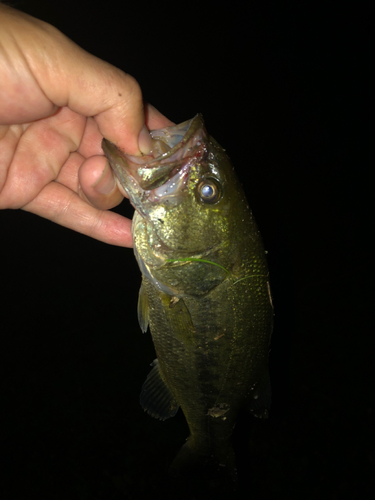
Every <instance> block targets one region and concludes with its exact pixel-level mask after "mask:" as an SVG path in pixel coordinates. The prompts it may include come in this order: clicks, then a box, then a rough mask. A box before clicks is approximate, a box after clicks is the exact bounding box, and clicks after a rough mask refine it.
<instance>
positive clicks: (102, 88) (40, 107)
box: [0, 4, 172, 247]
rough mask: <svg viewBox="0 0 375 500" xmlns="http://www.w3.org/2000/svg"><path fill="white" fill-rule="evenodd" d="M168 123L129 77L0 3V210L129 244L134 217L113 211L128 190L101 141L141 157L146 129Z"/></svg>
mask: <svg viewBox="0 0 375 500" xmlns="http://www.w3.org/2000/svg"><path fill="white" fill-rule="evenodd" d="M124 59H125V63H126V56H124ZM171 124H172V122H171V121H170V120H168V119H167V118H166V117H165V116H163V115H162V114H161V113H160V112H159V111H157V110H156V109H155V108H154V107H153V106H151V105H146V106H145V107H144V104H143V101H142V93H141V90H140V87H139V85H138V83H137V82H136V80H135V79H134V78H133V77H131V76H130V75H128V74H126V73H124V72H123V71H121V70H119V69H118V68H115V67H114V66H112V65H110V64H109V63H107V62H105V61H102V60H100V59H98V58H96V57H95V56H93V55H91V54H89V53H87V52H86V51H84V50H83V49H81V48H80V47H78V46H77V45H76V44H75V43H74V42H72V41H71V40H70V39H68V38H67V37H66V36H65V35H63V34H62V33H61V32H60V31H58V30H57V29H56V28H54V27H53V26H51V25H49V24H47V23H44V22H42V21H40V20H38V19H35V18H33V17H30V16H28V15H26V14H23V13H21V12H19V11H17V10H14V9H12V8H10V7H7V6H5V5H2V4H0V209H5V208H10V209H18V208H21V209H23V210H26V211H28V212H32V213H34V214H37V215H39V216H41V217H44V218H46V219H49V220H51V221H53V222H56V223H58V224H61V225H62V226H65V227H68V228H70V229H73V230H75V231H78V232H80V233H83V234H86V235H88V236H91V237H93V238H96V239H98V240H100V241H103V242H105V243H110V244H113V245H119V246H125V247H131V246H132V238H131V233H130V221H129V220H128V219H126V218H124V217H121V216H120V215H118V214H116V213H114V212H110V211H109V210H108V209H110V208H113V207H114V206H116V205H118V204H119V203H120V202H121V201H122V199H123V194H122V193H121V192H120V190H119V189H118V186H117V184H116V182H115V179H114V177H113V174H112V171H111V169H110V168H109V166H108V164H107V161H106V158H105V157H104V156H103V151H102V149H101V141H102V138H103V137H106V138H107V139H109V140H110V141H111V142H113V143H115V144H116V145H117V146H118V147H119V148H120V149H122V150H123V151H125V152H126V153H129V154H133V155H141V154H142V153H148V152H149V151H150V147H151V140H150V135H149V132H148V129H156V128H161V127H165V126H168V125H171Z"/></svg>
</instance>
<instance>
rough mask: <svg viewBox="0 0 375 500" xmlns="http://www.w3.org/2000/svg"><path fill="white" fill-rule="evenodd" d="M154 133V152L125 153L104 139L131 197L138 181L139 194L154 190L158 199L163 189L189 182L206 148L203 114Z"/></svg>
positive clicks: (152, 132) (106, 151) (169, 189)
mask: <svg viewBox="0 0 375 500" xmlns="http://www.w3.org/2000/svg"><path fill="white" fill-rule="evenodd" d="M150 135H151V138H152V142H153V149H152V151H151V153H150V154H148V155H144V156H141V157H139V156H130V155H127V154H124V153H122V152H121V151H120V150H119V149H117V147H116V146H115V145H114V144H112V143H111V142H109V141H107V140H106V139H103V143H102V147H103V150H104V153H105V154H106V156H107V157H108V159H109V161H110V164H111V167H112V168H113V170H114V171H115V173H116V175H117V177H118V179H119V181H120V184H121V185H122V187H123V188H124V189H125V191H127V193H128V195H129V197H130V198H131V199H132V191H134V188H135V184H134V181H135V182H136V184H137V186H138V195H139V194H140V193H139V190H141V191H151V190H153V191H154V193H153V198H155V199H158V198H160V196H161V195H162V193H164V194H171V193H173V192H176V191H177V190H179V189H181V188H182V187H183V185H184V183H186V179H187V177H188V171H189V170H190V168H189V166H190V165H191V164H192V162H194V161H196V160H197V159H200V158H201V157H202V156H203V155H204V153H205V151H206V146H205V140H206V138H207V133H206V130H205V128H204V124H203V119H202V116H201V115H200V114H198V115H196V116H195V117H194V118H193V119H191V120H188V121H186V122H183V123H181V124H179V125H175V126H172V127H166V128H164V129H160V130H152V131H151V132H150ZM129 177H131V178H132V180H130V179H129ZM133 194H134V193H133ZM132 201H133V200H132Z"/></svg>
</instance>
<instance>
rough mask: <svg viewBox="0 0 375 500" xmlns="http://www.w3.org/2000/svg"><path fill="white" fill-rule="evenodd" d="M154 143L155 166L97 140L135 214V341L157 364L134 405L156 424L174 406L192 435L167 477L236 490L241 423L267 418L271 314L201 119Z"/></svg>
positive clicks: (260, 264) (230, 189)
mask: <svg viewBox="0 0 375 500" xmlns="http://www.w3.org/2000/svg"><path fill="white" fill-rule="evenodd" d="M151 137H153V140H154V141H156V142H155V144H156V146H155V155H156V156H155V155H154V154H153V153H152V152H151V153H150V155H146V156H145V157H143V158H142V159H140V158H133V157H130V156H128V155H125V154H123V153H121V152H120V151H119V150H117V148H116V147H115V146H114V145H112V144H111V143H109V142H108V141H106V140H104V141H103V149H104V151H105V153H106V155H107V157H108V159H109V162H110V165H111V167H112V168H113V170H114V172H115V173H116V175H117V177H118V180H119V182H120V183H121V185H122V187H123V188H124V189H125V191H127V193H128V194H129V198H130V201H131V202H132V204H133V205H134V207H135V208H136V212H135V215H134V217H133V224H132V232H133V238H134V252H135V256H136V259H137V261H138V264H139V267H140V269H141V272H142V275H143V279H142V287H141V290H140V297H139V302H138V317H139V320H140V325H141V329H142V331H145V330H146V329H147V325H149V326H150V331H151V335H152V339H153V343H154V346H155V351H156V355H157V359H156V360H155V361H154V362H153V364H152V370H151V372H150V374H149V376H148V377H147V380H146V382H145V383H144V385H143V388H142V392H141V397H140V401H141V405H142V406H143V408H144V409H145V411H147V412H148V413H150V415H152V416H154V417H156V418H160V419H161V420H165V419H166V418H169V417H172V416H173V415H175V413H176V411H177V409H178V408H179V407H180V408H181V409H182V411H183V413H184V415H185V417H186V420H187V423H188V426H189V430H190V436H189V438H188V440H187V442H186V443H185V445H184V446H183V447H182V449H181V450H180V452H179V454H178V455H177V457H176V459H175V460H174V462H173V463H172V466H171V471H172V472H173V473H174V474H184V473H186V471H190V472H191V470H195V471H196V472H197V471H198V470H205V471H207V470H208V469H209V470H210V471H211V472H212V471H213V470H214V471H220V474H222V472H223V471H226V476H228V475H229V476H230V477H231V478H232V479H233V478H235V474H236V472H235V460H234V452H233V448H232V443H231V438H232V433H233V428H234V425H235V423H236V419H237V415H238V412H239V411H240V409H241V408H248V409H249V410H250V411H251V412H252V413H253V414H254V415H255V416H258V417H265V416H267V414H268V408H269V405H270V398H271V390H270V384H269V376H268V367H267V365H268V353H269V343H270V338H271V332H272V323H273V306H272V300H271V295H270V286H269V275H268V268H267V262H266V259H265V252H264V248H263V243H262V240H261V237H260V233H259V230H258V228H257V225H256V223H255V220H254V218H253V216H252V214H251V211H250V209H249V207H248V203H247V201H246V197H245V195H244V192H243V190H242V187H241V186H240V184H239V182H238V180H237V178H236V175H235V173H234V170H233V167H232V165H231V163H230V161H229V159H228V157H227V155H226V154H225V152H224V150H223V149H222V148H221V146H219V144H218V143H217V142H216V141H215V140H214V139H213V138H212V137H210V136H209V135H208V134H207V132H206V130H205V128H204V124H203V120H202V117H201V116H200V115H197V116H196V117H195V118H193V119H192V120H189V121H187V122H184V123H183V124H180V125H177V126H176V127H168V128H167V129H163V130H161V131H155V132H151ZM171 138H172V139H171ZM160 141H164V143H163V145H160V144H159V143H160ZM168 141H170V143H169V142H168ZM160 151H162V152H163V153H162V155H160V156H159V157H158V156H157V155H158V154H160ZM169 162H170V163H169ZM159 164H160V169H161V173H159V172H158V168H159V167H158V165H159ZM148 169H149V170H148ZM145 187H147V189H145Z"/></svg>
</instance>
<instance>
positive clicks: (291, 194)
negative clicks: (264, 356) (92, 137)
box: [0, 0, 375, 500]
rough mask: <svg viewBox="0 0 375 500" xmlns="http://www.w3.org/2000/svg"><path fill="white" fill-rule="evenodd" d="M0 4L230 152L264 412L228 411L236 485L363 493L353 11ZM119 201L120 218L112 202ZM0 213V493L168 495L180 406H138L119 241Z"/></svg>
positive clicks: (365, 216)
mask: <svg viewBox="0 0 375 500" xmlns="http://www.w3.org/2000/svg"><path fill="white" fill-rule="evenodd" d="M13 5H14V6H15V7H17V8H19V9H20V10H23V11H25V12H27V13H30V14H32V15H34V16H35V17H39V18H41V19H43V20H45V21H47V22H50V23H51V24H54V25H55V26H56V27H58V28H59V29H60V30H61V31H63V32H64V33H65V34H66V35H68V36H69V37H70V38H72V39H73V40H74V41H75V42H77V43H78V44H79V45H81V46H82V47H83V48H85V49H86V50H88V51H89V52H91V53H93V54H95V55H97V56H99V57H101V58H103V59H106V60H107V61H109V62H111V63H112V64H114V65H116V66H118V67H120V68H122V69H123V70H125V71H127V72H128V73H130V74H132V75H133V76H134V77H135V78H137V80H138V81H139V83H140V85H141V87H142V90H143V92H144V97H145V99H146V100H147V101H149V102H151V103H152V104H153V105H154V106H156V107H157V108H158V109H160V111H162V112H163V113H164V114H165V115H167V116H168V117H169V118H170V119H171V120H173V121H175V122H176V123H178V122H181V121H184V120H186V119H188V118H190V117H192V116H194V114H195V113H197V112H202V113H203V115H204V117H205V120H206V125H207V128H208V130H209V132H210V133H211V134H212V135H213V136H214V137H215V138H216V139H217V140H218V142H219V143H221V144H222V145H223V146H224V147H225V148H226V150H227V152H228V154H229V156H230V157H231V158H232V160H233V163H234V165H235V167H236V170H237V172H238V175H239V177H240V179H241V182H242V183H243V185H244V188H245V190H246V193H247V196H248V199H249V202H250V205H251V207H252V209H253V212H254V214H255V216H256V218H257V221H258V224H259V226H260V228H261V232H262V234H263V238H264V241H265V246H266V248H267V250H268V251H269V265H270V270H271V278H272V280H271V283H272V287H273V295H274V304H275V313H276V316H275V322H276V326H275V332H274V336H273V342H272V351H271V360H270V368H271V378H272V386H273V406H272V409H271V414H270V418H269V419H268V420H267V421H256V420H252V419H251V418H250V417H247V415H241V416H240V419H239V424H238V426H237V432H236V438H235V439H236V448H237V450H238V451H237V453H238V469H239V474H240V479H241V488H240V493H239V495H240V496H241V495H242V496H243V497H246V498H247V497H249V495H251V498H254V499H279V498H284V497H285V498H286V497H287V498H291V499H294V498H298V499H300V498H303V499H322V498H324V499H326V498H327V499H330V500H331V499H332V500H336V499H341V498H364V497H365V495H366V494H368V493H369V492H370V491H371V488H372V486H373V475H374V472H375V455H374V440H373V437H374V436H373V429H374V427H373V426H374V397H373V381H374V376H373V358H374V349H373V346H374V328H373V321H372V314H371V312H372V309H373V302H374V288H373V286H374V285H373V277H372V276H371V269H372V265H373V263H374V257H373V254H372V248H373V245H372V244H371V241H372V228H373V214H372V198H373V182H372V181H371V172H372V171H373V169H374V155H373V148H372V146H373V137H374V125H373V123H374V118H373V110H372V95H373V89H374V85H373V83H374V81H373V80H372V79H371V78H372V73H373V66H374V58H373V55H374V54H373V52H374V50H373V49H374V19H373V18H372V17H371V15H370V9H366V8H362V7H360V6H359V4H358V3H356V4H353V5H348V6H344V5H342V4H337V5H335V4H333V3H331V2H325V3H324V4H322V6H320V5H319V4H318V3H316V2H300V3H298V4H296V3H292V2H283V3H282V4H281V3H279V2H271V1H264V2H249V3H248V4H247V5H248V6H247V7H244V6H243V5H242V2H235V1H232V2H218V1H215V2H213V1H205V2H196V1H188V2H176V1H175V2H173V3H169V2H156V1H155V2H152V3H149V2H139V3H136V2H126V1H122V2H116V1H114V0H107V1H106V2H103V3H102V4H100V5H99V4H94V3H91V2H88V1H79V0H77V1H75V2H73V1H72V0H66V1H65V2H60V3H55V2H41V1H38V0H24V1H20V2H18V3H16V4H13ZM369 5H370V3H369ZM0 29H1V28H0ZM118 211H119V212H120V213H122V214H124V215H127V216H128V217H131V214H132V210H131V209H130V207H129V204H128V203H127V202H124V204H123V205H122V206H121V207H119V208H118ZM0 229H1V233H0V234H1V255H2V263H1V266H0V280H1V289H2V298H1V320H0V325H1V359H0V363H1V368H2V370H3V371H4V373H3V374H2V376H1V378H0V383H1V386H2V395H1V418H2V424H1V426H0V439H1V443H0V447H1V454H2V455H4V457H3V466H2V472H3V473H4V479H3V480H2V483H1V488H2V489H3V492H2V498H4V499H6V498H11V499H13V498H14V499H21V498H22V499H23V498H25V499H28V498H31V497H33V496H35V495H38V496H39V498H50V499H56V500H57V499H68V498H69V499H71V498H77V499H82V500H83V499H93V500H95V499H106V500H108V499H111V500H112V499H113V500H114V499H116V500H117V499H118V500H120V499H123V498H130V499H139V498H146V496H150V495H156V496H158V495H160V494H161V495H163V496H164V498H167V497H168V495H169V493H168V485H167V483H166V482H165V477H164V473H165V471H166V470H167V467H168V464H169V463H170V461H171V460H172V458H173V456H174V455H175V453H176V452H177V450H178V449H179V447H180V446H181V444H182V443H183V442H184V439H185V438H186V437H187V433H188V432H187V428H186V424H185V422H184V418H183V416H182V415H181V414H178V415H177V416H176V417H175V418H174V419H171V420H168V421H166V422H159V421H156V420H154V419H152V418H151V417H149V416H148V415H146V414H145V413H144V412H143V410H142V408H141V407H140V406H139V403H138V395H139V392H140V387H141V385H142V383H143V381H144V379H145V377H146V375H147V373H148V371H149V369H150V368H149V366H148V365H149V363H150V362H151V361H152V360H153V358H154V353H153V347H152V342H151V339H150V337H149V334H145V335H142V334H141V333H140V331H139V327H138V325H137V322H136V301H137V293H138V287H139V283H140V276H139V271H138V268H137V266H136V263H135V260H134V257H133V254H132V251H131V250H129V249H122V248H117V247H111V246H108V245H105V244H103V243H99V242H96V241H94V240H91V239H89V238H87V237H84V236H82V235H80V234H75V233H73V232H72V231H69V230H67V229H65V228H61V227H59V226H55V225H54V224H52V223H51V222H49V221H46V220H43V219H40V218H37V217H36V216H33V215H30V214H27V213H24V212H21V211H15V212H13V211H2V212H0ZM170 495H171V497H172V496H173V498H175V497H176V496H177V497H178V496H180V497H182V498H183V497H184V491H182V490H181V491H177V493H176V492H172V493H171V492H170ZM249 498H250V497H249Z"/></svg>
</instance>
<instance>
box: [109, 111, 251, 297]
mask: <svg viewBox="0 0 375 500" xmlns="http://www.w3.org/2000/svg"><path fill="white" fill-rule="evenodd" d="M150 134H151V138H152V142H153V149H152V151H151V153H150V154H148V155H145V156H142V157H135V156H129V155H126V154H124V153H122V152H121V151H120V150H119V149H117V148H116V146H115V145H113V144H112V143H110V142H109V141H107V140H106V139H104V140H103V145H102V146H103V150H104V152H105V154H106V156H107V157H108V159H109V163H110V165H111V167H112V169H113V171H114V172H115V174H116V177H117V181H118V183H119V185H120V189H122V190H123V191H125V192H126V194H127V195H128V197H129V199H130V201H131V203H132V205H133V206H134V208H135V210H136V213H135V216H134V218H133V225H132V233H133V239H134V247H135V255H136V258H137V260H138V263H139V266H140V268H141V270H142V272H143V274H144V275H146V276H147V277H148V278H149V279H151V280H152V281H153V282H154V284H155V285H156V286H157V287H158V288H159V289H160V290H162V291H164V292H166V293H169V294H172V295H176V296H185V295H186V294H188V295H189V294H192V295H200V294H204V293H207V292H208V291H209V290H210V289H211V288H212V287H214V286H217V284H219V283H220V282H222V281H223V280H224V279H226V278H227V277H228V274H230V273H231V272H232V270H233V268H234V266H235V265H236V264H238V258H239V254H240V253H241V241H242V238H241V237H239V238H237V240H238V241H235V240H234V237H235V236H234V235H235V233H236V234H238V225H239V224H240V223H241V217H242V220H243V217H244V216H247V217H248V216H249V213H248V212H247V209H248V207H247V202H246V200H245V196H244V194H243V191H242V188H241V186H240V185H239V183H238V181H237V179H236V176H235V173H234V170H233V167H232V165H231V163H230V161H229V159H228V157H227V155H226V154H225V151H224V150H223V148H221V146H219V144H218V143H217V142H216V141H215V140H214V139H213V138H212V137H210V136H209V135H208V134H207V131H206V129H205V126H204V123H203V118H202V116H201V115H197V116H195V117H194V118H193V119H192V120H188V121H186V122H184V123H181V124H179V125H176V126H172V127H167V128H164V129H160V130H154V131H151V132H150ZM245 212H246V214H245ZM244 214H245V215H244Z"/></svg>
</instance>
